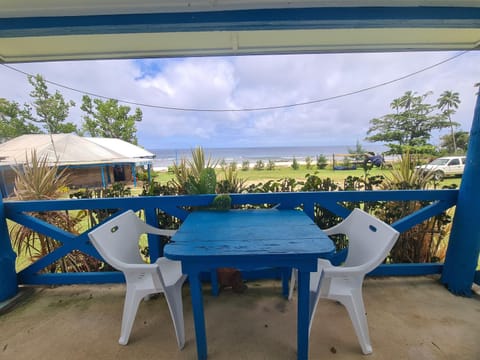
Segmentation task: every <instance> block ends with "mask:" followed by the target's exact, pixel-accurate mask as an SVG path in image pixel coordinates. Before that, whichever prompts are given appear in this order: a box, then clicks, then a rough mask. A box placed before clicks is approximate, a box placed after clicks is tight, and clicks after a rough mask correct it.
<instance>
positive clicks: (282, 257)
mask: <svg viewBox="0 0 480 360" xmlns="http://www.w3.org/2000/svg"><path fill="white" fill-rule="evenodd" d="M334 250H335V246H334V244H333V242H332V241H331V240H330V239H329V238H328V236H327V235H325V233H324V232H323V231H322V230H320V228H319V227H318V226H317V225H316V224H315V223H314V222H313V221H312V220H311V219H310V218H309V217H308V216H307V215H306V214H305V213H304V212H302V211H298V210H231V211H225V212H219V211H195V212H193V213H191V214H190V215H188V217H187V219H186V220H185V221H184V223H183V224H182V226H181V227H180V229H179V230H178V231H177V233H176V234H175V235H174V236H173V237H172V242H171V243H169V244H168V245H166V246H165V249H164V254H165V256H166V257H167V258H169V259H172V260H179V261H181V262H182V269H183V272H184V273H185V274H188V277H189V282H190V291H191V297H192V307H193V316H194V324H195V337H196V342H197V353H198V358H199V359H201V360H204V359H206V358H207V339H206V331H205V317H204V312H203V299H202V288H201V283H200V273H201V272H204V271H211V270H213V269H216V268H221V267H233V268H242V269H248V268H258V267H290V268H297V269H298V271H299V272H298V313H297V356H298V359H307V358H308V326H309V283H310V272H312V271H316V270H317V259H318V258H319V257H324V258H325V257H327V258H328V257H329V256H331V255H332V254H333V252H334Z"/></svg>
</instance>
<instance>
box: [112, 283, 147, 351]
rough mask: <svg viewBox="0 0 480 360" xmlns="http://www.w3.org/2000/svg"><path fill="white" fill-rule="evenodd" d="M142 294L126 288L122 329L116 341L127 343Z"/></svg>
mask: <svg viewBox="0 0 480 360" xmlns="http://www.w3.org/2000/svg"><path fill="white" fill-rule="evenodd" d="M143 296H144V294H143V293H139V292H137V291H135V289H128V288H127V294H126V295H125V303H124V304H123V315H122V329H121V332H120V339H118V343H119V344H120V345H127V343H128V339H129V338H130V332H131V331H132V326H133V322H134V320H135V316H136V315H137V310H138V306H139V304H140V301H141V300H142V298H143Z"/></svg>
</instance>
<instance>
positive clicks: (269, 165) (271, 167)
mask: <svg viewBox="0 0 480 360" xmlns="http://www.w3.org/2000/svg"><path fill="white" fill-rule="evenodd" d="M275 166H276V165H275V161H273V160H271V159H270V160H268V163H267V165H266V167H265V170H275Z"/></svg>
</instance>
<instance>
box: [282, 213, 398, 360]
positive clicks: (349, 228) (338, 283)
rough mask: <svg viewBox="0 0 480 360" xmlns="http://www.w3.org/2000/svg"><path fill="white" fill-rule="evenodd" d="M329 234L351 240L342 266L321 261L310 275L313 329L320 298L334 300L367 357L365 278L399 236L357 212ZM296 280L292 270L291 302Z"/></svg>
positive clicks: (383, 225) (369, 351)
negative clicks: (344, 310)
mask: <svg viewBox="0 0 480 360" xmlns="http://www.w3.org/2000/svg"><path fill="white" fill-rule="evenodd" d="M323 231H324V232H325V233H326V234H327V235H335V234H345V235H346V236H347V237H348V254H347V258H346V260H345V262H344V263H343V264H342V266H333V265H332V264H331V263H330V261H328V260H325V259H318V270H317V271H316V272H314V273H311V274H310V327H309V332H310V331H311V328H312V320H313V315H314V314H315V310H316V308H317V305H318V300H319V299H320V298H327V299H332V300H336V301H338V302H340V303H341V304H342V305H344V306H345V307H346V309H347V311H348V314H349V316H350V319H351V321H352V323H353V327H354V329H355V333H356V334H357V338H358V341H359V343H360V346H361V347H362V352H363V353H364V354H370V353H371V352H372V345H371V343H370V336H369V333H368V323H367V317H366V313H365V305H364V303H363V296H362V284H363V279H364V277H365V275H366V274H367V273H369V272H370V271H372V270H373V269H375V268H376V267H377V266H378V265H380V264H381V263H382V261H383V260H384V259H385V257H386V256H387V255H388V253H389V252H390V250H391V249H392V247H393V245H394V244H395V242H396V241H397V238H398V236H399V233H398V231H396V230H395V229H394V228H392V227H391V226H390V225H388V224H386V223H384V222H382V221H380V220H379V219H377V218H375V217H373V216H371V215H369V214H367V213H366V212H364V211H362V210H360V209H354V210H353V211H352V213H351V214H350V215H349V216H348V217H346V218H345V219H344V220H343V221H342V222H341V223H339V224H337V225H335V226H332V227H331V228H329V229H326V230H323ZM296 280H297V270H296V269H293V272H292V277H291V281H290V292H289V299H291V298H292V296H293V289H294V287H295V282H296Z"/></svg>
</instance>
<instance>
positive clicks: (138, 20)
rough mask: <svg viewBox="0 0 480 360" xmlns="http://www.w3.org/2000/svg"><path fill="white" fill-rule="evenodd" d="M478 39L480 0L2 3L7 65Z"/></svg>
mask: <svg viewBox="0 0 480 360" xmlns="http://www.w3.org/2000/svg"><path fill="white" fill-rule="evenodd" d="M431 6H433V7H432V8H425V7H431ZM302 9H305V10H306V11H302ZM298 10H301V11H300V12H298ZM119 14H120V15H119ZM98 15H104V16H98ZM479 45H480V0H456V1H455V0H450V1H447V0H424V1H418V0H417V1H413V0H403V1H402V0H390V1H388V0H384V1H380V0H370V1H355V0H343V1H341V0H337V1H335V0H330V1H327V0H324V1H321V0H320V1H275V0H263V1H255V0H230V1H217V0H209V1H208V0H190V1H179V0H166V1H165V0H163V1H162V0H140V1H136V2H135V1H132V0H101V1H99V0H82V1H78V0H76V1H73V0H42V1H38V0H23V1H19V0H2V5H1V8H0V61H2V62H7V63H8V62H29V61H50V60H69V59H71V60H74V59H113V58H145V57H172V56H204V55H243V54H280V53H311V52H315V53H318V52H356V51H363V52H365V51H400V50H401V51H410V50H411V51H415V50H463V49H473V48H477V47H478V46H479Z"/></svg>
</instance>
